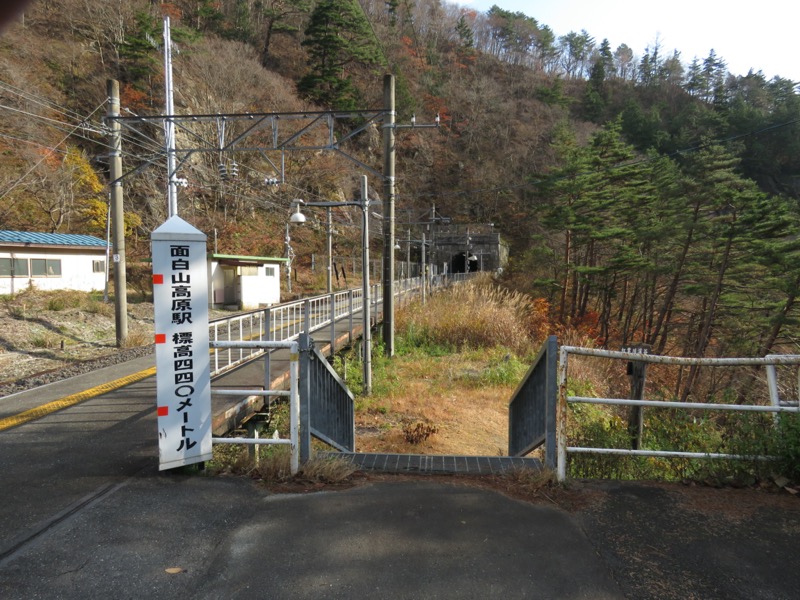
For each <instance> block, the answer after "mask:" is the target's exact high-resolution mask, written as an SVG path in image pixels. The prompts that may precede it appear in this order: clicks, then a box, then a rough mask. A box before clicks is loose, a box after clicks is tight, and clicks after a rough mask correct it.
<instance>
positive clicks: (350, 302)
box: [347, 290, 353, 344]
mask: <svg viewBox="0 0 800 600" xmlns="http://www.w3.org/2000/svg"><path fill="white" fill-rule="evenodd" d="M347 314H348V315H349V317H350V318H349V325H348V329H347V332H348V333H347V343H348V344H352V343H353V290H348V292H347Z"/></svg>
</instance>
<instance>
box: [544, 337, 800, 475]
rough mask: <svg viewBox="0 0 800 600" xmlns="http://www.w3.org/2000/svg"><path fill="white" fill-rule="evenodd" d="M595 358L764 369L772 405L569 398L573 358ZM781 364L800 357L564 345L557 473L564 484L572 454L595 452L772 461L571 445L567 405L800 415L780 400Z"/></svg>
mask: <svg viewBox="0 0 800 600" xmlns="http://www.w3.org/2000/svg"><path fill="white" fill-rule="evenodd" d="M570 354H572V355H577V356H594V357H603V358H611V359H619V360H626V361H637V362H644V363H653V364H666V365H682V366H710V367H725V366H764V367H766V371H767V380H768V381H767V383H768V388H769V395H770V404H769V406H761V405H758V406H756V405H740V404H717V403H705V402H671V401H661V400H634V399H629V398H589V397H583V396H569V395H567V370H568V364H569V359H568V357H569V355H570ZM777 365H800V355H794V354H791V355H770V356H766V357H764V358H686V357H676V356H658V355H651V354H640V353H634V352H617V351H614V350H602V349H595V348H579V347H576V346H561V348H560V349H559V364H558V389H559V399H558V405H557V410H556V420H557V424H556V440H557V441H556V446H557V456H556V472H557V477H558V480H559V481H564V480H565V479H566V476H567V454H568V453H576V454H580V453H595V454H618V455H628V456H653V457H683V458H723V459H741V458H747V459H751V460H752V459H756V460H771V458H772V457H766V456H758V457H755V456H748V457H742V456H739V455H734V454H723V453H705V452H678V451H671V450H634V449H626V448H586V447H577V446H567V433H566V431H567V415H568V411H567V406H568V405H569V404H570V403H587V404H589V403H590V404H604V405H615V406H640V407H645V406H650V407H658V408H679V409H687V410H721V411H739V412H768V413H773V414H775V415H776V417H777V414H778V413H781V412H794V413H800V403H798V402H797V401H783V400H781V399H780V398H779V397H778V385H777V375H776V371H775V367H776V366H777Z"/></svg>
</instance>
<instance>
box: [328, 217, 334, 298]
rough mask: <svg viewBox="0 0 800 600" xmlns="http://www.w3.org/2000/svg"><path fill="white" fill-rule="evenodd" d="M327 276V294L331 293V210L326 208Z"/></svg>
mask: <svg viewBox="0 0 800 600" xmlns="http://www.w3.org/2000/svg"><path fill="white" fill-rule="evenodd" d="M327 233H328V275H327V289H328V293H329V294H331V293H333V279H332V278H331V271H332V270H333V210H332V209H331V207H330V206H329V207H328V230H327Z"/></svg>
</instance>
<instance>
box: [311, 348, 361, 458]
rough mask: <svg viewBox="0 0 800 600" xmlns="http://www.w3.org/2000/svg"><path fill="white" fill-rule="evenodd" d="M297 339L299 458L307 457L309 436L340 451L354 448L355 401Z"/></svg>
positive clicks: (323, 361)
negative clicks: (298, 362)
mask: <svg viewBox="0 0 800 600" xmlns="http://www.w3.org/2000/svg"><path fill="white" fill-rule="evenodd" d="M299 342H300V461H301V462H305V461H307V460H308V459H309V457H310V456H311V436H312V435H313V436H314V437H315V438H317V439H319V440H322V441H323V442H325V443H326V444H329V445H330V446H333V447H334V448H336V449H337V450H340V451H341V452H354V451H355V437H356V434H355V401H354V398H353V394H352V392H351V391H350V390H349V389H347V386H346V385H345V384H344V382H343V381H342V380H341V379H340V378H339V376H338V375H337V374H336V371H334V370H333V367H331V366H330V365H329V364H328V360H327V359H326V358H325V357H324V356H323V355H322V353H320V351H319V350H317V349H316V348H315V347H314V340H313V339H311V336H309V335H307V334H305V333H304V334H301V335H300V338H299Z"/></svg>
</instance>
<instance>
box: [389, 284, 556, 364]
mask: <svg viewBox="0 0 800 600" xmlns="http://www.w3.org/2000/svg"><path fill="white" fill-rule="evenodd" d="M547 311H548V307H547V303H546V302H544V301H543V300H538V301H537V300H533V299H531V298H530V297H529V296H525V295H523V294H520V293H518V292H513V291H509V290H507V289H504V288H500V287H499V286H497V285H495V284H494V283H493V282H492V279H491V277H489V276H488V275H486V276H481V277H477V278H475V279H474V280H472V281H470V282H468V283H465V284H460V285H457V286H454V287H452V288H450V289H449V290H448V291H447V292H445V293H439V294H436V295H434V296H433V297H432V298H431V299H430V300H429V301H428V302H427V304H426V305H425V306H424V307H422V306H421V304H419V303H414V304H412V305H411V306H410V307H409V308H407V309H406V310H403V311H400V313H399V314H398V316H397V326H398V328H399V329H400V330H410V331H412V332H413V334H414V335H415V336H418V337H419V338H420V339H421V340H422V341H424V342H429V343H434V344H441V345H447V346H450V347H453V348H457V349H460V348H493V347H495V346H503V347H505V348H507V349H508V350H510V351H512V352H515V353H516V354H519V355H525V354H530V353H531V352H533V351H534V346H535V344H537V343H539V342H541V340H542V339H544V337H545V335H546V334H547V327H548V323H549V321H548V317H547Z"/></svg>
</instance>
